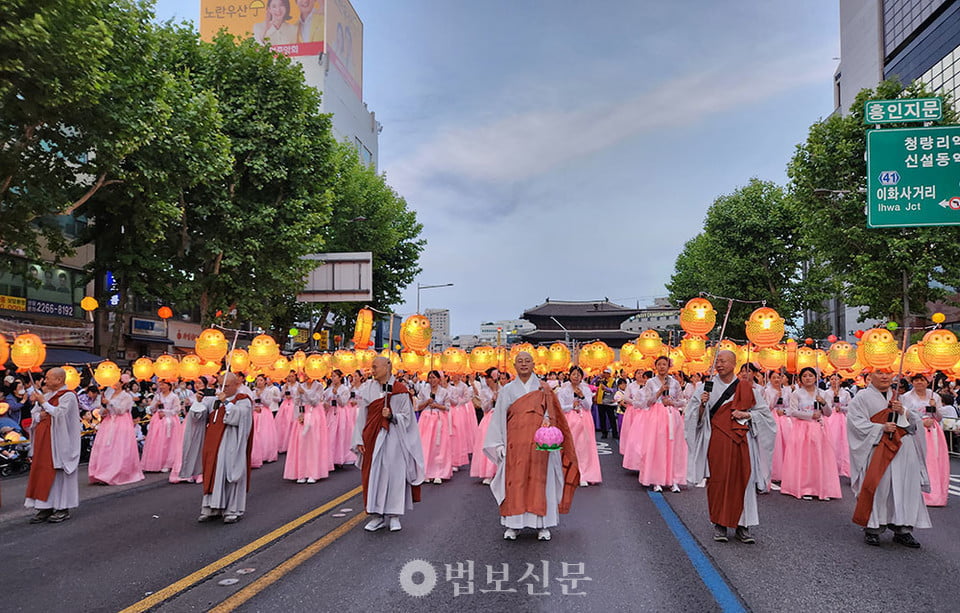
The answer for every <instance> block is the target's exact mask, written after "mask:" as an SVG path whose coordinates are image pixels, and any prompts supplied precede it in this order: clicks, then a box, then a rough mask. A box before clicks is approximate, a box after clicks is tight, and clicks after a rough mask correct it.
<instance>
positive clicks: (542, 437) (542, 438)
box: [533, 426, 563, 451]
mask: <svg viewBox="0 0 960 613" xmlns="http://www.w3.org/2000/svg"><path fill="white" fill-rule="evenodd" d="M533 442H534V443H536V445H537V449H538V450H540V451H556V450H557V449H560V448H561V446H562V444H563V431H562V430H560V428H556V427H554V426H543V427H541V428H538V429H537V431H536V432H534V433H533Z"/></svg>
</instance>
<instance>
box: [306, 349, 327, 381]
mask: <svg viewBox="0 0 960 613" xmlns="http://www.w3.org/2000/svg"><path fill="white" fill-rule="evenodd" d="M303 373H304V374H305V375H307V376H308V377H310V378H311V379H323V378H324V377H326V376H327V375H328V374H329V373H330V368H329V367H328V366H327V364H326V363H325V362H324V359H323V356H321V355H318V354H312V355H308V356H307V359H305V360H304V361H303Z"/></svg>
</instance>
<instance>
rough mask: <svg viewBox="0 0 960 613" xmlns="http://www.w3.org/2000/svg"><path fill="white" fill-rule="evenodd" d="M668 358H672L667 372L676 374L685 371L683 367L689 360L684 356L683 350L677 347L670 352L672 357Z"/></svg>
mask: <svg viewBox="0 0 960 613" xmlns="http://www.w3.org/2000/svg"><path fill="white" fill-rule="evenodd" d="M667 357H669V358H670V369H669V370H668V371H667V372H670V373H675V372H680V371H681V370H683V365H684V364H685V363H686V361H687V359H686V357H684V355H683V350H682V349H680V348H679V347H675V348H673V349H671V350H670V355H668V356H667Z"/></svg>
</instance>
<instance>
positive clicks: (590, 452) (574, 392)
mask: <svg viewBox="0 0 960 613" xmlns="http://www.w3.org/2000/svg"><path fill="white" fill-rule="evenodd" d="M592 399H593V397H592V395H591V393H590V387H589V386H588V385H587V384H586V383H584V382H583V371H582V370H581V369H580V367H579V366H572V367H571V368H570V379H569V380H568V381H567V382H566V383H564V384H563V385H561V386H560V389H559V390H557V400H558V401H559V402H560V408H561V409H563V415H564V417H566V418H567V425H568V426H570V435H571V436H572V437H573V445H574V448H575V449H576V451H577V465H578V466H579V467H580V487H586V486H587V485H589V484H591V483H601V482H602V481H603V477H602V476H601V474H600V455H599V454H598V453H597V433H596V430H595V429H594V427H593V415H592V414H591V412H590V404H591V402H592Z"/></svg>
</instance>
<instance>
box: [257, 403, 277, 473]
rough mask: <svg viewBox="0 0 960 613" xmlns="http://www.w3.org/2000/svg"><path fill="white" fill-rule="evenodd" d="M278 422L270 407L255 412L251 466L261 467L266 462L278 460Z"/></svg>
mask: <svg viewBox="0 0 960 613" xmlns="http://www.w3.org/2000/svg"><path fill="white" fill-rule="evenodd" d="M277 447H278V443H277V424H276V420H275V419H274V417H273V413H272V412H271V411H270V409H269V408H268V407H263V408H261V409H260V412H256V411H254V413H253V447H252V449H251V450H250V467H251V468H260V467H261V466H263V463H264V462H276V461H277V458H278V455H277Z"/></svg>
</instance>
